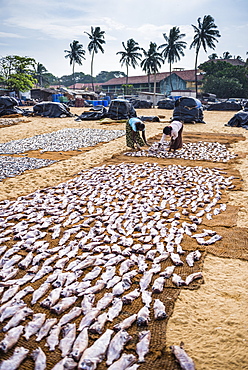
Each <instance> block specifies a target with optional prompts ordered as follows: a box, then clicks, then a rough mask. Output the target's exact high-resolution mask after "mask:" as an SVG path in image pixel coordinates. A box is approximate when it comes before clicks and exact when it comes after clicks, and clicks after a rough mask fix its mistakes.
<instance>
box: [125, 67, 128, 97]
mask: <svg viewBox="0 0 248 370" xmlns="http://www.w3.org/2000/svg"><path fill="white" fill-rule="evenodd" d="M127 85H128V64H127V77H126V89H125V95H127Z"/></svg>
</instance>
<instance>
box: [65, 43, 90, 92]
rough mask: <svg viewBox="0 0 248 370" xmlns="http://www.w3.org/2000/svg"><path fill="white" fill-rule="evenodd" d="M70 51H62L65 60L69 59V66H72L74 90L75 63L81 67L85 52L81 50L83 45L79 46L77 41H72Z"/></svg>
mask: <svg viewBox="0 0 248 370" xmlns="http://www.w3.org/2000/svg"><path fill="white" fill-rule="evenodd" d="M70 48H71V49H70V50H64V52H65V53H67V54H66V56H65V58H69V59H70V65H72V75H73V81H74V88H75V74H74V73H75V72H74V71H75V63H77V64H79V65H80V66H81V65H82V59H85V57H84V55H85V50H84V49H83V45H82V44H79V41H76V40H73V42H72V43H71V44H70Z"/></svg>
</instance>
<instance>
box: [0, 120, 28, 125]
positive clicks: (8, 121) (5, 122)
mask: <svg viewBox="0 0 248 370" xmlns="http://www.w3.org/2000/svg"><path fill="white" fill-rule="evenodd" d="M20 122H24V119H23V118H0V127H2V126H12V125H17V124H18V123H20Z"/></svg>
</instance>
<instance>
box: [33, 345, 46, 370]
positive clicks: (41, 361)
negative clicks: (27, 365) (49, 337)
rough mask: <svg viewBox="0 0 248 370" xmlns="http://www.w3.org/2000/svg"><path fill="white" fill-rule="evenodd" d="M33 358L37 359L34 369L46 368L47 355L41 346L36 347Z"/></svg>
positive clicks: (42, 369)
mask: <svg viewBox="0 0 248 370" xmlns="http://www.w3.org/2000/svg"><path fill="white" fill-rule="evenodd" d="M32 358H33V360H34V361H35V363H34V370H45V369H46V355H45V353H44V352H43V351H42V349H41V348H40V347H38V348H36V349H35V350H34V351H33V352H32Z"/></svg>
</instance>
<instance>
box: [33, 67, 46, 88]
mask: <svg viewBox="0 0 248 370" xmlns="http://www.w3.org/2000/svg"><path fill="white" fill-rule="evenodd" d="M34 69H35V72H34V77H35V78H37V80H38V85H39V86H41V87H42V85H43V81H44V77H43V73H45V72H47V69H46V67H44V66H43V64H41V63H39V62H38V63H36V65H35V67H34Z"/></svg>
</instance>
